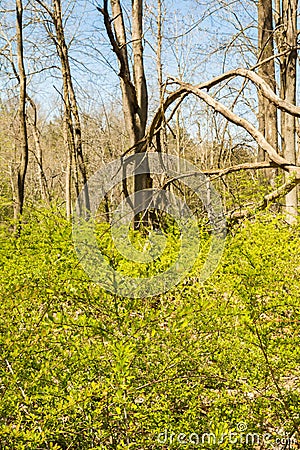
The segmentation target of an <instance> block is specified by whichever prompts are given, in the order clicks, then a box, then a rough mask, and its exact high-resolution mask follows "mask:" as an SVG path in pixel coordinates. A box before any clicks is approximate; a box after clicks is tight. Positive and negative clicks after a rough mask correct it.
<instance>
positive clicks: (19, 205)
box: [14, 0, 28, 231]
mask: <svg viewBox="0 0 300 450" xmlns="http://www.w3.org/2000/svg"><path fill="white" fill-rule="evenodd" d="M16 18H17V20H16V37H17V57H18V76H19V107H18V119H19V147H20V155H21V159H20V163H19V166H18V168H17V183H16V190H15V196H16V198H15V205H14V218H15V220H16V225H15V230H16V231H18V229H19V225H18V222H19V220H20V217H21V215H22V212H23V206H24V192H25V177H26V172H27V166H28V138H27V124H26V73H25V67H24V55H23V4H22V0H16Z"/></svg>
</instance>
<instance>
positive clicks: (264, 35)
mask: <svg viewBox="0 0 300 450" xmlns="http://www.w3.org/2000/svg"><path fill="white" fill-rule="evenodd" d="M257 7H258V51H259V54H258V62H262V61H264V60H266V59H268V58H272V56H274V40H273V35H274V30H273V11H272V0H259V1H258V6H257ZM258 74H259V75H260V76H261V77H262V78H263V80H264V81H265V82H266V83H268V85H269V86H270V88H271V89H272V90H273V91H274V92H276V79H275V63H274V59H273V58H272V59H270V60H269V61H266V62H265V63H263V64H261V65H260V66H259V68H258ZM258 123H259V131H260V132H261V133H262V134H263V135H264V137H265V138H266V140H267V141H268V142H269V144H271V145H272V147H273V148H275V149H277V147H278V134H277V108H276V106H275V105H274V104H273V103H272V102H270V101H269V100H268V99H266V98H265V97H264V96H263V95H262V94H261V93H259V96H258ZM266 159H268V157H267V155H266V153H265V152H264V150H263V149H262V148H261V147H259V149H258V161H265V160H266ZM274 175H275V174H274V170H273V169H269V170H268V171H266V176H267V178H268V179H269V180H270V181H271V179H272V178H273V177H274Z"/></svg>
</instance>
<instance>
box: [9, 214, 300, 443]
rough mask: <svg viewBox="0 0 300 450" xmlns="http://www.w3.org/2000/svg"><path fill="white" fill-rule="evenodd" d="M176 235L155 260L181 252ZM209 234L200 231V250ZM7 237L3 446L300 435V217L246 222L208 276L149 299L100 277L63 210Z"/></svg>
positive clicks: (103, 242)
mask: <svg viewBox="0 0 300 450" xmlns="http://www.w3.org/2000/svg"><path fill="white" fill-rule="evenodd" d="M101 227H102V226H100V227H99V232H98V240H99V242H100V245H102V246H103V247H105V248H106V250H107V252H108V253H109V256H110V258H111V259H114V261H115V262H116V263H117V264H119V265H120V266H121V267H122V268H123V270H124V271H125V272H126V271H128V272H129V273H133V272H134V271H136V272H138V268H137V267H135V268H134V267H133V266H132V265H130V263H128V264H129V265H128V266H127V267H126V261H125V260H122V259H120V258H119V259H118V257H117V255H116V254H115V250H114V249H112V248H109V246H110V245H111V244H110V243H109V239H108V238H106V237H105V238H104V237H103V238H101V237H99V236H101ZM175 234H176V233H174V235H175ZM174 235H173V236H172V234H171V235H169V237H168V239H169V243H170V248H169V250H168V252H167V253H165V254H164V255H163V256H162V257H161V258H160V259H159V260H158V263H157V264H160V265H161V267H159V268H158V270H161V269H162V268H163V267H165V266H166V265H167V262H168V254H171V259H172V255H175V254H176V248H175V249H174V253H172V251H171V250H170V249H171V243H172V242H173V240H175V241H176V239H175V238H176V236H175V237H174ZM103 236H104V235H103ZM132 239H133V241H134V244H135V245H136V246H137V248H139V247H140V248H141V247H142V246H143V245H144V244H145V240H143V239H144V238H143V237H139V236H138V235H137V234H133V236H132ZM208 239H209V237H208V235H207V234H206V235H205V233H204V232H203V242H204V246H205V242H208ZM1 241H2V242H1V244H2V245H1V250H0V285H1V288H0V295H1V307H0V320H1V322H0V323H1V342H0V345H1V375H0V378H1V381H0V392H1V404H0V448H1V449H3V450H4V449H11V450H21V449H22V450H23V449H24V450H25V449H26V450H31V449H32V450H37V449H52V450H54V449H56V450H59V449H65V450H66V449H69V450H75V449H76V450H77V449H82V450H88V449H137V450H141V449H160V448H161V449H163V448H191V449H192V448H197V447H195V445H194V444H191V443H188V442H187V443H186V444H185V445H184V444H180V443H179V442H178V439H177V438H178V435H179V433H185V434H186V435H188V436H189V435H190V434H191V433H197V434H198V435H202V434H203V433H213V434H214V435H215V436H216V437H217V440H218V442H216V443H214V442H212V441H211V442H210V443H207V442H206V444H205V446H200V445H199V448H213V449H220V448H226V449H231V448H232V449H237V448H241V449H245V448H249V449H250V448H256V447H255V444H252V443H251V442H248V443H245V442H243V441H242V440H241V441H238V442H236V443H235V444H234V445H233V444H232V443H231V442H230V441H229V439H228V435H229V433H230V432H233V433H234V432H238V430H239V428H240V427H241V425H240V424H241V423H243V424H246V427H247V431H248V432H249V433H250V432H251V433H258V434H259V435H260V436H263V434H264V433H269V434H270V436H271V437H270V441H269V443H268V445H269V446H267V445H266V446H265V447H261V448H272V447H271V442H274V439H275V438H276V437H279V436H280V437H284V435H283V434H282V433H283V432H286V433H287V434H289V435H292V434H293V433H295V430H296V428H297V426H298V425H299V409H298V408H299V381H298V380H299V367H300V361H299V350H298V346H299V332H300V327H299V311H300V309H299V308H300V299H299V295H300V294H299V292H300V290H299V271H300V255H299V245H300V229H299V228H298V227H295V228H293V229H290V228H288V227H287V226H286V225H285V224H284V222H283V221H281V219H279V218H277V219H274V218H272V217H271V216H269V215H262V216H261V217H259V218H257V220H256V221H255V222H253V223H250V222H245V223H244V224H243V225H242V226H241V227H240V229H238V230H236V231H235V232H234V233H233V235H230V236H228V238H227V246H226V251H225V254H224V256H223V259H222V261H221V263H220V265H219V268H218V270H217V272H216V273H215V274H214V276H213V277H212V278H211V279H210V280H208V281H207V282H206V283H205V284H204V285H201V284H200V283H199V282H198V281H197V280H198V274H199V270H200V266H201V264H200V262H201V261H199V262H198V263H197V265H196V267H195V268H194V270H193V272H192V273H191V274H190V276H189V277H188V278H187V279H185V280H184V281H183V282H182V283H181V284H180V285H178V286H177V287H174V288H173V289H172V290H171V291H169V292H168V293H167V294H164V295H161V296H159V297H155V298H146V299H128V298H119V297H116V296H113V295H110V294H108V293H106V292H105V291H104V290H103V289H102V288H101V287H99V286H98V285H96V284H94V283H92V282H91V281H90V280H89V279H88V277H87V275H86V274H85V273H84V272H83V270H82V269H81V267H80V264H79V262H78V260H77V258H76V254H75V252H74V249H73V244H72V239H71V227H70V225H69V224H68V223H67V222H65V221H64V219H62V218H61V217H59V215H58V214H56V213H53V212H50V211H39V212H36V214H35V216H34V217H32V218H31V219H30V220H29V221H28V223H27V224H26V225H25V226H24V228H23V231H22V235H21V237H20V238H19V239H17V240H16V239H14V238H13V237H10V236H9V235H8V233H5V232H2V235H1ZM151 270H153V271H154V270H157V268H155V267H154V266H153V267H152V266H151V264H150V265H149V267H147V275H148V276H149V274H151ZM139 275H140V273H139ZM297 377H298V378H297ZM165 430H167V439H168V442H166V443H160V442H159V440H158V436H159V434H160V433H165ZM172 433H174V436H175V437H173V438H170V436H172ZM222 436H223V441H222V442H221V438H222ZM226 436H227V437H226ZM294 437H296V435H295V434H294ZM161 440H163V437H162V436H161ZM219 440H220V442H219Z"/></svg>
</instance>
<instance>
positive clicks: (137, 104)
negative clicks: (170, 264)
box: [98, 0, 152, 227]
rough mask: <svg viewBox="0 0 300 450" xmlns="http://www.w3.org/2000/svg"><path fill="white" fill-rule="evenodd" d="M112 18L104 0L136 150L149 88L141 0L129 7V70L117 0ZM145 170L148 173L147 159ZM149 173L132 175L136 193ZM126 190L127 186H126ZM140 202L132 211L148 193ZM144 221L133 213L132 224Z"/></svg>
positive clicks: (134, 0)
mask: <svg viewBox="0 0 300 450" xmlns="http://www.w3.org/2000/svg"><path fill="white" fill-rule="evenodd" d="M110 6H111V12H112V18H111V17H110V14H109V12H108V1H107V0H104V2H103V8H98V10H99V11H100V12H101V13H102V14H103V17H104V24H105V28H106V32H107V35H108V37H109V40H110V43H111V45H112V49H113V51H114V53H115V54H116V56H117V60H118V64H119V77H120V85H121V91H122V100H123V112H124V118H125V125H126V131H127V134H128V139H129V145H130V147H132V148H134V151H135V153H139V152H140V151H141V144H140V141H141V140H142V139H143V138H144V136H145V131H146V124H147V118H148V91H147V83H146V76H145V70H144V58H143V0H132V10H131V30H132V31H131V44H132V53H133V64H132V73H131V67H130V61H129V56H128V48H127V47H128V40H127V36H126V29H125V23H124V16H123V9H122V7H121V3H120V1H119V0H111V1H110ZM144 170H145V172H148V173H149V165H148V161H147V158H145V161H144ZM148 173H145V174H138V175H135V179H134V191H135V192H138V191H141V190H145V189H147V188H150V187H151V186H152V180H151V177H150V175H149V174H148ZM125 190H126V187H125ZM139 202H140V203H142V204H136V205H135V210H136V209H137V208H138V209H142V210H146V209H147V204H148V200H147V195H144V198H142V199H139ZM141 217H143V222H144V223H145V224H147V222H148V218H147V217H146V214H143V215H141V214H136V219H135V226H136V227H138V225H139V222H140V218H141Z"/></svg>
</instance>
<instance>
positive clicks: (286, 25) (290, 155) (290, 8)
mask: <svg viewBox="0 0 300 450" xmlns="http://www.w3.org/2000/svg"><path fill="white" fill-rule="evenodd" d="M280 6H281V7H280ZM297 8H298V0H282V3H281V5H280V2H279V1H277V2H276V15H277V45H278V50H279V51H285V50H289V49H290V51H289V52H287V53H286V54H285V55H284V56H282V57H281V59H280V83H281V88H280V92H281V98H283V99H284V100H286V101H288V102H289V103H292V104H294V105H295V104H296V83H297V78H296V67H297ZM281 137H282V144H281V145H282V152H283V155H284V157H285V158H286V159H287V160H288V161H289V162H291V163H292V164H295V163H296V160H297V149H296V119H295V117H294V116H292V115H291V114H288V113H285V112H281ZM290 176H292V171H291V172H290V174H289V175H287V176H286V178H288V177H290ZM285 202H286V207H285V209H286V218H287V221H288V222H289V223H290V224H293V223H295V222H296V217H297V215H298V196H297V187H295V188H294V189H292V190H291V191H290V192H289V193H288V194H287V195H286V197H285Z"/></svg>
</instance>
